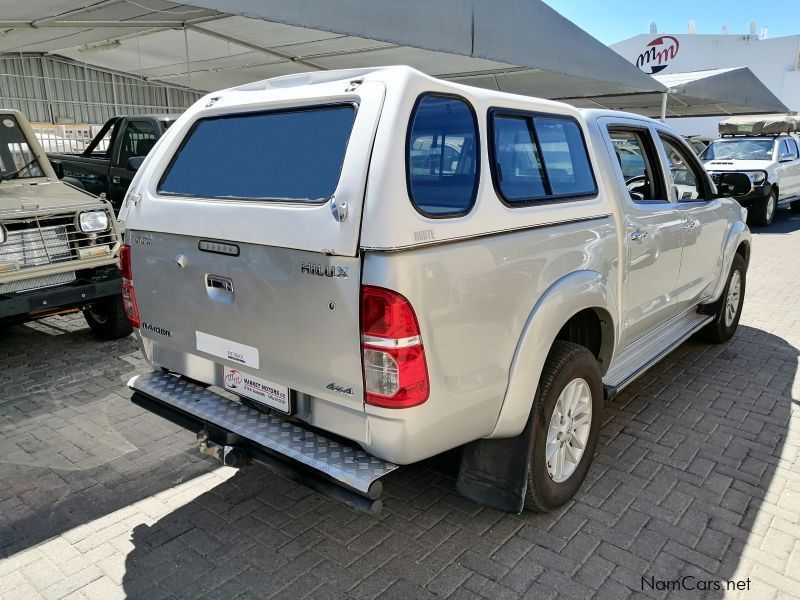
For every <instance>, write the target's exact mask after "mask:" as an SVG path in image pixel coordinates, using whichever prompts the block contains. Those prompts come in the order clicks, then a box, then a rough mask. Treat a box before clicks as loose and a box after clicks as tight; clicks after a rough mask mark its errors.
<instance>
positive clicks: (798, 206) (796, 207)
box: [789, 200, 800, 214]
mask: <svg viewBox="0 0 800 600" xmlns="http://www.w3.org/2000/svg"><path fill="white" fill-rule="evenodd" d="M789 208H791V209H792V212H793V213H795V214H797V213H800V200H795V201H794V202H792V203H791V204H790V205H789Z"/></svg>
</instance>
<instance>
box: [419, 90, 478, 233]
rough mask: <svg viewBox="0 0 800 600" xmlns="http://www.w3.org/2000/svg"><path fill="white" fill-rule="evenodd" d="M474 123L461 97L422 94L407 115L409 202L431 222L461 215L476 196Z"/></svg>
mask: <svg viewBox="0 0 800 600" xmlns="http://www.w3.org/2000/svg"><path fill="white" fill-rule="evenodd" d="M477 157H478V124H477V119H476V118H475V113H474V111H473V110H472V107H471V106H470V105H469V104H468V103H467V102H466V100H464V99H462V98H456V97H452V96H436V95H432V94H426V95H423V96H422V97H420V99H419V100H418V101H417V105H416V107H415V109H414V112H413V114H412V115H411V123H410V126H409V131H408V139H407V141H406V173H407V178H408V192H409V196H410V197H411V202H412V203H413V204H414V206H415V207H416V208H417V210H418V211H419V212H421V213H422V214H424V215H426V216H430V217H453V216H459V215H464V214H466V213H468V212H469V211H470V209H471V208H472V205H473V204H474V203H475V195H476V194H477V191H478V176H479V173H478V160H477Z"/></svg>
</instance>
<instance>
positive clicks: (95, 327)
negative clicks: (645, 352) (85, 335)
mask: <svg viewBox="0 0 800 600" xmlns="http://www.w3.org/2000/svg"><path fill="white" fill-rule="evenodd" d="M83 318H84V319H86V323H87V324H88V325H89V328H90V329H91V330H92V333H94V335H95V336H96V337H98V338H99V339H101V340H117V339H119V338H123V337H125V336H126V335H130V334H131V332H133V327H131V324H130V321H128V317H127V316H126V315H125V308H124V307H123V305H122V296H121V295H120V296H115V297H114V298H109V299H107V300H103V301H102V302H99V303H97V304H93V305H92V306H90V307H89V308H87V309H86V310H84V311H83Z"/></svg>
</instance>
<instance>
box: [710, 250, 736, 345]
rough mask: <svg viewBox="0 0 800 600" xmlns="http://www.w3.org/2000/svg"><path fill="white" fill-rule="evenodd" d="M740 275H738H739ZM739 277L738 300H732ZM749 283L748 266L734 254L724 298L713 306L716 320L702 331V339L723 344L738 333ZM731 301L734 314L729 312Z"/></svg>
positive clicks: (723, 293) (723, 294)
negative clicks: (733, 306)
mask: <svg viewBox="0 0 800 600" xmlns="http://www.w3.org/2000/svg"><path fill="white" fill-rule="evenodd" d="M737 274H738V275H737ZM737 277H738V288H739V289H738V298H731V297H729V296H730V295H731V292H734V293H735V287H733V288H732V286H736V283H735V280H736V279H737ZM746 282H747V265H746V264H745V262H744V259H743V258H742V257H741V255H739V254H734V256H733V264H732V265H731V272H730V273H728V281H726V282H725V289H724V290H723V292H722V296H720V299H719V300H717V301H716V302H715V303H714V304H713V305H712V307H713V309H712V313H711V314H713V316H714V320H713V321H712V322H711V323H709V324H708V325H706V326H705V327H703V329H701V330H700V337H701V339H703V340H705V341H707V342H711V343H712V344H722V343H724V342H727V341H728V340H729V339H731V338H732V337H733V334H734V333H736V328H737V327H738V326H739V319H740V317H741V316H742V306H743V305H744V292H745V284H746ZM729 300H730V301H735V308H732V310H733V312H731V311H729Z"/></svg>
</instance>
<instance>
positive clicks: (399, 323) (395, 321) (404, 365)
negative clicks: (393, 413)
mask: <svg viewBox="0 0 800 600" xmlns="http://www.w3.org/2000/svg"><path fill="white" fill-rule="evenodd" d="M361 351H362V361H363V366H364V384H365V390H366V393H367V398H366V401H367V403H368V404H373V405H375V406H383V407H385V408H408V407H410V406H417V405H418V404H422V403H423V402H425V401H426V400H427V399H428V395H429V393H430V385H429V380H428V366H427V364H426V362H425V350H424V349H423V347H422V338H421V337H420V331H419V323H418V322H417V317H416V315H415V314H414V309H413V308H412V307H411V304H410V303H409V301H408V300H407V299H406V298H405V297H403V296H401V295H400V294H398V293H397V292H393V291H391V290H387V289H384V288H379V287H374V286H370V285H365V286H362V287H361Z"/></svg>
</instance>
